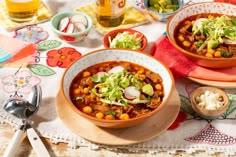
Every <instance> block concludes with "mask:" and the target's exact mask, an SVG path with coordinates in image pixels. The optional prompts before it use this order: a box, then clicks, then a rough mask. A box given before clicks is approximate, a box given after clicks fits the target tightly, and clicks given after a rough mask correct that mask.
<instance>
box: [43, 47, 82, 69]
mask: <svg viewBox="0 0 236 157" xmlns="http://www.w3.org/2000/svg"><path fill="white" fill-rule="evenodd" d="M80 57H81V53H80V52H78V51H76V49H74V48H70V47H63V48H60V49H58V50H51V51H48V53H47V64H48V65H49V66H51V67H56V66H58V67H60V68H67V67H68V66H69V65H70V64H71V63H72V62H74V61H75V60H77V59H78V58H80Z"/></svg>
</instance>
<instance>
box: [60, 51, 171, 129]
mask: <svg viewBox="0 0 236 157" xmlns="http://www.w3.org/2000/svg"><path fill="white" fill-rule="evenodd" d="M108 61H125V62H130V63H135V64H138V65H141V66H143V67H146V68H147V69H149V70H151V71H153V72H155V73H158V74H159V75H160V76H161V78H162V79H163V82H162V84H163V88H164V89H163V91H164V97H163V100H162V102H161V104H160V105H159V106H158V107H157V108H155V109H154V110H153V111H151V112H149V113H147V114H144V115H142V116H139V117H135V118H130V119H127V120H106V119H99V118H96V117H93V116H90V115H88V114H85V113H84V112H82V111H80V110H79V109H78V108H77V107H76V106H75V105H74V104H73V102H72V100H71V98H70V94H69V90H70V85H71V82H72V81H73V79H74V78H75V76H77V74H78V73H80V72H81V71H83V70H84V69H86V68H87V67H90V66H92V65H96V64H101V63H103V62H108ZM173 90H174V80H173V76H172V73H171V72H170V70H169V69H168V68H167V67H166V66H165V65H164V64H162V63H161V62H160V61H158V60H156V59H155V58H153V57H151V56H150V55H148V54H145V53H143V52H142V51H134V50H126V49H100V50H96V51H93V52H90V53H88V54H86V55H84V56H83V57H81V58H80V59H78V60H77V61H75V62H74V63H72V64H71V65H70V66H69V67H68V68H67V69H66V70H65V72H64V74H63V76H62V79H61V83H60V91H61V93H62V95H63V99H64V100H65V101H66V102H67V103H66V105H68V106H69V107H70V108H71V109H72V111H71V112H76V113H77V114H78V115H80V116H82V117H84V118H85V119H87V120H89V121H90V122H92V123H93V124H95V125H97V126H100V127H105V128H125V127H130V126H133V125H137V124H139V123H141V122H144V121H145V120H147V119H148V118H149V117H151V116H153V115H154V114H156V113H157V112H158V111H160V110H161V109H162V108H163V107H164V106H165V105H166V104H167V102H168V100H169V98H170V96H171V94H172V92H173ZM157 123H158V122H157Z"/></svg>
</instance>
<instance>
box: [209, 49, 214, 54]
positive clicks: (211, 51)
mask: <svg viewBox="0 0 236 157" xmlns="http://www.w3.org/2000/svg"><path fill="white" fill-rule="evenodd" d="M207 53H209V54H212V55H213V54H214V53H215V51H214V50H213V49H207Z"/></svg>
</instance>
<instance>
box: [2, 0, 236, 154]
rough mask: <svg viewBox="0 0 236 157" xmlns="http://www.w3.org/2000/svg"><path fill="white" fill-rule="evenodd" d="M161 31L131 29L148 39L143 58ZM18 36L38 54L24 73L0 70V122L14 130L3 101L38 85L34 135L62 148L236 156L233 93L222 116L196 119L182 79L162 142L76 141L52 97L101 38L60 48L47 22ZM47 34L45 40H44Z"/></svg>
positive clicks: (161, 27)
mask: <svg viewBox="0 0 236 157" xmlns="http://www.w3.org/2000/svg"><path fill="white" fill-rule="evenodd" d="M50 2H51V1H50ZM89 2H93V1H92V0H91V1H88V3H89ZM128 2H130V4H131V5H133V6H134V7H136V8H138V9H142V7H143V6H142V3H141V1H140V0H136V1H128ZM51 3H52V2H51ZM68 3H70V7H71V8H70V7H65V8H60V7H59V6H62V5H61V4H67V5H65V6H68V5H69V4H68ZM72 3H73V5H72ZM82 3H85V2H81V3H80V2H79V1H78V2H77V1H76V2H75V1H72V0H71V1H69V0H64V1H63V0H62V1H60V5H56V2H55V4H54V6H58V10H59V11H63V10H68V9H74V8H73V7H72V6H74V7H75V6H76V7H79V6H80V5H82ZM58 4H59V3H58ZM50 5H52V4H50ZM54 9H55V8H54ZM165 26H166V23H161V22H158V21H156V22H154V23H153V21H151V22H149V23H148V24H145V25H141V26H137V27H135V28H134V29H137V30H139V31H141V32H143V33H144V34H145V35H146V36H147V38H148V40H149V45H148V47H147V48H146V49H145V51H146V52H149V49H150V47H151V46H152V45H153V43H154V42H155V41H156V40H157V39H158V38H159V37H160V36H161V35H162V33H163V32H165ZM17 31H19V30H17ZM20 31H22V32H25V34H27V33H28V32H29V31H31V33H32V34H37V36H34V35H32V36H27V35H25V36H20V35H19V36H15V38H18V39H21V40H25V41H28V42H33V43H35V44H36V45H37V48H38V54H37V55H35V56H34V57H35V64H30V65H28V66H24V67H22V66H20V65H19V66H17V67H7V66H4V67H1V69H0V80H1V82H0V88H1V90H0V94H1V97H0V106H1V107H0V120H1V122H8V123H10V124H12V125H13V126H15V127H16V128H17V127H18V126H19V125H20V124H21V121H20V120H18V119H16V118H14V117H12V116H10V115H9V114H7V113H6V112H4V111H3V109H2V106H3V104H4V102H5V100H6V99H8V98H10V97H14V96H21V97H23V98H25V97H27V94H28V93H29V92H30V88H24V87H28V86H32V85H35V84H40V85H41V87H42V92H43V102H42V105H41V107H40V109H39V111H38V113H37V115H35V116H34V117H33V118H32V120H33V121H34V127H35V129H37V131H38V132H39V133H40V135H41V136H43V137H47V138H50V139H51V141H52V142H54V143H57V142H65V143H68V145H69V146H70V147H77V146H87V147H91V149H97V148H106V149H120V148H125V149H128V150H130V151H134V152H138V151H140V150H146V151H149V152H151V153H153V152H158V151H168V152H172V153H174V152H175V151H176V150H183V151H186V152H188V153H193V152H195V151H197V150H207V152H208V153H215V152H224V153H226V154H231V155H234V154H235V153H236V132H235V131H234V130H236V125H235V122H236V111H235V109H236V87H235V88H231V89H224V90H226V91H227V93H228V96H229V98H230V100H231V101H230V106H229V108H228V110H227V111H226V113H224V114H223V115H222V116H221V117H219V118H217V119H215V120H206V119H203V118H201V117H199V116H198V115H197V114H196V113H195V112H194V111H193V110H192V108H191V104H190V100H189V94H190V92H191V91H192V90H193V89H195V88H196V87H198V86H200V85H199V84H197V83H194V82H192V81H190V80H187V79H185V78H183V79H179V80H176V89H177V90H178V93H179V96H180V98H181V111H180V112H179V114H178V117H177V119H176V121H175V122H174V123H173V124H172V125H171V127H170V128H169V129H168V130H167V131H165V132H164V133H162V134H161V135H160V136H158V137H155V138H153V139H151V140H149V141H146V142H143V143H139V144H134V145H129V146H107V145H99V144H94V143H91V142H89V141H87V140H85V139H83V138H81V137H80V136H79V135H76V134H74V133H73V132H72V131H70V130H69V129H68V128H66V127H65V126H64V125H63V123H62V122H61V120H60V119H59V118H58V116H57V113H56V109H55V103H56V102H55V97H56V95H57V92H58V90H59V86H60V78H61V76H62V74H63V72H64V71H65V68H66V67H68V65H69V64H70V63H71V60H75V59H77V58H79V57H80V56H81V55H83V54H86V53H88V52H90V51H93V50H96V49H100V48H103V46H102V41H101V39H102V37H103V36H102V35H101V34H99V33H98V32H97V31H96V30H94V29H93V30H92V31H91V32H90V34H89V35H88V36H87V37H86V38H85V39H84V40H83V41H81V42H79V43H76V44H69V43H64V42H62V41H60V40H59V39H58V38H57V36H55V34H54V33H53V32H52V30H51V28H50V25H49V23H48V22H46V23H42V24H38V25H37V27H36V28H35V27H34V29H32V26H30V27H24V28H22V29H20ZM1 32H3V33H4V34H6V35H9V36H11V37H13V36H14V34H15V32H6V31H5V30H3V29H1ZM41 33H42V34H41ZM45 34H47V35H46V36H45ZM32 37H35V38H32ZM71 52H74V53H71ZM61 56H63V57H61ZM64 58H68V59H64ZM17 82H18V83H19V82H21V83H22V82H23V83H24V85H26V86H19V84H18V83H17ZM21 85H22V84H21ZM27 85H28V86H27ZM15 87H19V88H15Z"/></svg>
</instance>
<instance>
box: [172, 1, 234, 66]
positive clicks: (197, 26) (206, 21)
mask: <svg viewBox="0 0 236 157" xmlns="http://www.w3.org/2000/svg"><path fill="white" fill-rule="evenodd" d="M235 10H236V5H232V4H229V3H220V2H201V3H194V4H191V5H188V6H186V7H184V8H182V9H181V10H179V11H178V12H177V13H176V14H175V15H173V16H172V18H171V19H170V20H169V21H168V23H167V35H168V38H169V40H170V42H171V44H172V45H173V46H174V47H175V48H176V49H178V50H179V52H181V53H183V54H184V55H185V56H186V57H187V58H188V59H190V60H192V61H193V62H194V63H196V64H197V65H200V66H203V67H207V68H229V67H233V66H236V16H235Z"/></svg>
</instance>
